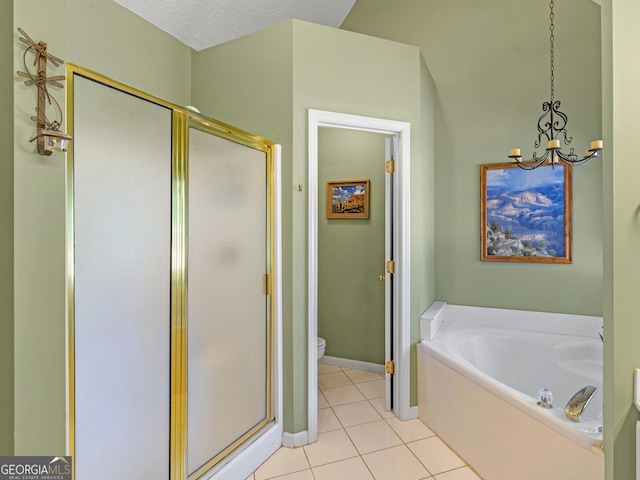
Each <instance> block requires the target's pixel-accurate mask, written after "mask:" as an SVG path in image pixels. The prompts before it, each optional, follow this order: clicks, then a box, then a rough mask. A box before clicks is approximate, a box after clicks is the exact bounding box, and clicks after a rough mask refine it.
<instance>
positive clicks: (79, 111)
mask: <svg viewBox="0 0 640 480" xmlns="http://www.w3.org/2000/svg"><path fill="white" fill-rule="evenodd" d="M67 74H68V75H67V78H68V82H69V99H68V108H67V110H68V117H69V131H70V133H72V134H73V138H74V140H73V145H72V149H71V150H70V152H69V155H68V165H67V167H68V168H67V219H66V220H67V287H68V288H67V305H68V366H69V367H68V429H67V430H68V453H69V454H70V455H72V456H73V464H74V478H75V479H77V480H85V479H91V480H101V479H112V478H119V479H132V480H133V479H140V478H154V479H163V478H165V479H170V480H183V479H196V478H240V477H239V476H240V475H244V470H248V469H250V468H255V467H254V465H255V466H257V465H259V464H260V463H261V461H263V460H264V458H266V456H268V455H269V454H271V453H272V452H273V451H274V450H275V448H277V447H278V446H279V444H280V439H281V433H282V426H281V423H280V422H281V421H280V416H281V414H280V412H281V401H280V399H281V395H280V393H279V392H280V383H279V381H280V380H279V364H280V362H279V341H280V340H279V333H278V332H279V315H280V314H279V301H278V298H279V297H278V295H279V288H278V268H277V262H278V256H277V252H278V243H279V237H278V232H277V198H278V196H277V157H278V152H279V147H278V146H277V145H275V144H273V143H272V142H270V141H268V140H266V139H263V138H261V137H258V136H255V135H251V134H248V133H246V132H243V131H241V130H238V129H236V128H234V127H231V126H229V125H225V124H223V123H220V122H217V121H215V120H212V119H210V118H206V117H204V116H201V115H199V114H197V113H194V112H193V111H191V110H189V109H186V108H183V107H179V106H176V105H172V104H170V103H168V102H165V101H163V100H161V99H157V98H155V97H153V96H151V95H148V94H146V93H144V92H140V91H138V90H135V89H133V88H130V87H127V86H125V85H122V84H120V83H118V82H115V81H112V80H109V79H107V78H105V77H103V76H100V75H98V74H95V73H93V72H90V71H88V70H86V69H83V68H81V67H77V66H75V65H69V66H68V67H67ZM251 449H253V451H252V453H247V452H249V451H250V450H251ZM242 455H245V457H243V458H242V461H241V462H238V461H235V463H234V460H237V459H238V458H239V457H240V456H242ZM247 455H249V456H250V459H249V460H247V458H248V457H246V456H247ZM243 469H244V470H243ZM249 473H250V470H249V472H248V473H247V474H246V475H245V476H247V475H248V474H249ZM245 476H243V477H242V478H245Z"/></svg>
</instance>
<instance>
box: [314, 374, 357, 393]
mask: <svg viewBox="0 0 640 480" xmlns="http://www.w3.org/2000/svg"><path fill="white" fill-rule="evenodd" d="M351 384H352V382H351V380H350V379H349V377H347V376H346V375H345V374H344V372H334V373H325V374H323V375H318V388H319V389H320V390H324V389H325V388H333V387H342V386H344V385H351Z"/></svg>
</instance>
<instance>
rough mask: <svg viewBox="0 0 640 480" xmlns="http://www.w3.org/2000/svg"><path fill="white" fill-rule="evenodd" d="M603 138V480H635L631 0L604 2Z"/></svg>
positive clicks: (636, 260)
mask: <svg viewBox="0 0 640 480" xmlns="http://www.w3.org/2000/svg"><path fill="white" fill-rule="evenodd" d="M602 12H603V21H602V26H603V28H602V32H603V44H602V45H603V59H604V63H603V65H604V68H603V71H604V76H603V80H604V81H603V86H604V90H603V91H604V96H605V102H604V103H605V110H604V120H605V122H606V125H607V128H606V130H605V139H606V140H607V142H608V143H609V144H610V145H611V150H607V152H606V156H605V160H608V161H606V162H605V163H604V182H603V184H604V191H605V204H604V207H605V218H606V219H607V221H606V222H605V239H606V241H605V259H606V263H605V265H606V269H605V274H606V277H605V278H606V280H607V288H606V289H605V332H604V336H605V419H604V425H605V430H604V434H605V455H606V456H605V458H606V475H607V480H613V479H615V480H632V479H635V458H636V448H635V427H636V422H637V421H638V419H639V417H640V416H639V414H638V411H637V409H636V408H635V406H634V405H633V380H632V379H633V370H634V369H635V368H637V367H640V348H638V339H639V338H640V322H638V311H640V297H639V296H638V271H640V248H639V246H640V221H639V218H640V217H639V211H640V189H638V178H640V138H639V137H638V111H640V95H639V94H638V84H639V83H640V64H639V63H638V62H636V61H629V60H630V59H632V58H636V57H637V52H638V50H639V49H640V35H639V34H638V28H637V22H636V20H637V19H638V18H640V4H639V3H638V2H637V1H635V0H613V1H603V2H602Z"/></svg>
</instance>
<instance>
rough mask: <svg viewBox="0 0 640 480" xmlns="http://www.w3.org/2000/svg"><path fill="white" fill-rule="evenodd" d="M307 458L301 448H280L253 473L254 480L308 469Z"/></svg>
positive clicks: (262, 479) (263, 479)
mask: <svg viewBox="0 0 640 480" xmlns="http://www.w3.org/2000/svg"><path fill="white" fill-rule="evenodd" d="M309 467H310V465H309V462H308V461H307V456H306V455H305V453H304V450H303V449H302V448H287V447H280V448H279V449H278V450H276V453H274V454H273V455H271V457H269V459H268V460H267V461H266V462H264V463H263V464H262V465H261V466H260V467H259V468H258V469H257V470H256V471H255V472H254V476H255V480H266V479H268V478H274V477H277V476H280V475H285V474H287V473H292V472H298V471H301V470H307V469H309Z"/></svg>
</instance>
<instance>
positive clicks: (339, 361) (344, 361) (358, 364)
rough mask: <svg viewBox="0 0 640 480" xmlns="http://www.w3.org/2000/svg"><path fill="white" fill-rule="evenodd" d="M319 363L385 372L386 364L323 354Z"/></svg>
mask: <svg viewBox="0 0 640 480" xmlns="http://www.w3.org/2000/svg"><path fill="white" fill-rule="evenodd" d="M318 363H322V364H324V365H333V366H334V367H342V368H351V369H353V370H363V371H365V372H373V373H384V365H378V364H377V363H371V362H362V361H360V360H351V359H348V358H340V357H329V356H327V355H325V356H323V357H322V358H321V359H320V360H318Z"/></svg>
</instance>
